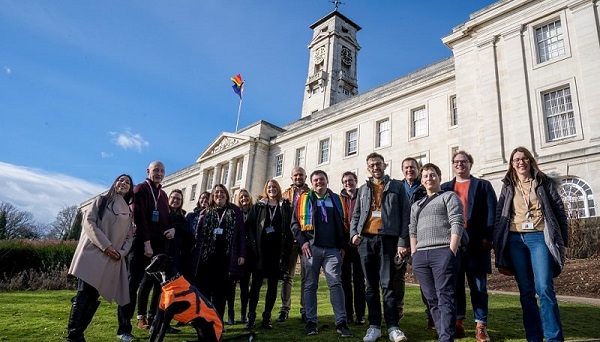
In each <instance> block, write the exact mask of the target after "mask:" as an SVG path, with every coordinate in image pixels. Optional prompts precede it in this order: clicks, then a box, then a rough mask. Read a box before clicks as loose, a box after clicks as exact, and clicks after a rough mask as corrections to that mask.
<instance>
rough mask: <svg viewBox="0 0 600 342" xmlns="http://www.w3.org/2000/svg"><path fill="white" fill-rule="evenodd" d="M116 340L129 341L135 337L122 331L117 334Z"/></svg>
mask: <svg viewBox="0 0 600 342" xmlns="http://www.w3.org/2000/svg"><path fill="white" fill-rule="evenodd" d="M117 340H119V341H123V342H131V341H135V340H136V338H135V337H134V336H133V335H131V334H130V333H123V334H120V335H117Z"/></svg>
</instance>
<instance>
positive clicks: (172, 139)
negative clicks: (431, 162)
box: [0, 0, 494, 223]
mask: <svg viewBox="0 0 600 342" xmlns="http://www.w3.org/2000/svg"><path fill="white" fill-rule="evenodd" d="M343 3H344V4H342V5H340V12H341V13H343V14H344V15H345V16H347V17H348V18H350V19H352V20H353V21H354V22H356V23H357V24H358V25H360V26H361V27H362V30H361V31H359V33H358V41H359V44H360V45H361V48H362V49H361V51H360V52H359V54H358V57H357V62H358V84H359V92H364V91H367V90H369V89H372V88H374V87H376V86H379V85H382V84H384V83H386V82H389V81H391V80H393V79H396V78H398V77H400V76H402V75H405V74H407V73H410V72H412V71H415V70H417V69H420V68H422V67H424V66H426V65H428V64H431V63H434V62H437V61H439V60H441V59H443V58H445V57H448V56H450V55H451V51H450V50H449V49H448V48H447V47H446V46H444V45H443V44H442V43H441V38H442V37H443V36H445V35H447V34H450V33H451V32H452V28H453V27H454V26H457V25H459V24H461V23H463V22H465V21H467V20H468V18H469V14H471V13H473V12H475V11H477V10H479V9H481V8H483V7H485V6H487V5H490V4H492V3H494V1H492V0H468V1H447V0H428V1H401V0H377V1H373V0H346V1H343ZM332 10H333V4H332V3H331V2H329V1H327V0H297V1H290V0H288V1H273V0H270V1H266V0H255V1H248V0H246V1H242V0H230V1H220V0H202V1H192V0H189V1H142V0H132V1H114V0H109V1H92V0H90V1H75V0H57V1H22V0H15V1H11V0H1V1H0V47H1V48H0V122H1V126H0V127H1V129H0V201H3V202H11V203H13V204H14V205H16V206H17V207H19V208H20V209H22V210H27V211H30V212H32V213H33V214H34V217H35V218H36V220H37V221H38V222H41V223H49V222H51V221H52V220H53V219H54V218H55V216H56V213H57V212H58V211H59V210H60V209H62V208H63V207H64V206H69V205H73V204H79V203H80V202H82V201H83V200H86V199H88V198H90V197H91V196H93V195H95V194H97V193H99V192H101V191H103V190H105V189H107V188H108V187H109V186H110V185H111V183H112V181H113V180H114V179H115V177H116V176H117V175H119V174H121V173H129V174H131V175H132V176H133V179H134V182H136V183H137V182H140V181H142V180H143V179H144V178H145V176H146V174H145V170H146V167H147V166H148V163H149V162H150V161H152V160H156V159H158V160H162V161H164V163H165V165H166V168H167V173H172V172H175V171H178V170H180V169H182V168H185V167H186V166H189V165H191V164H192V163H194V161H195V160H196V158H197V157H198V156H199V155H200V154H201V153H202V152H203V151H204V149H205V148H206V147H207V146H208V145H209V144H210V143H212V142H213V140H214V139H215V138H216V137H217V136H218V135H219V134H220V133H221V132H223V131H228V132H233V131H234V130H235V123H236V116H237V109H238V98H237V96H236V95H235V94H234V93H233V91H232V89H231V85H232V84H233V83H232V82H231V80H230V77H232V76H234V75H235V74H237V73H241V75H242V77H243V78H244V80H245V82H246V83H245V88H244V100H243V104H242V111H241V118H240V124H239V126H240V128H241V127H244V126H246V125H249V124H251V123H253V122H256V121H258V120H260V119H263V120H266V121H268V122H271V123H273V124H275V125H280V126H283V125H285V124H288V123H290V122H292V121H295V120H297V119H299V118H300V115H301V107H302V96H303V91H304V83H305V81H306V77H307V68H308V49H307V45H308V43H309V42H310V40H311V37H312V32H311V30H310V29H309V26H310V25H311V24H312V23H314V22H316V21H317V20H318V19H320V18H321V17H323V16H324V15H326V14H327V13H329V12H330V11H332Z"/></svg>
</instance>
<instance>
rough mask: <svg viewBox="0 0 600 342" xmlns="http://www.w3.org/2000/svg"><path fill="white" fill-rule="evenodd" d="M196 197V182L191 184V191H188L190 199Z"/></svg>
mask: <svg viewBox="0 0 600 342" xmlns="http://www.w3.org/2000/svg"><path fill="white" fill-rule="evenodd" d="M195 199H196V184H194V185H192V191H191V192H190V201H193V200H195Z"/></svg>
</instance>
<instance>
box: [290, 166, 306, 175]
mask: <svg viewBox="0 0 600 342" xmlns="http://www.w3.org/2000/svg"><path fill="white" fill-rule="evenodd" d="M297 170H302V173H303V174H304V175H305V176H306V170H304V168H303V167H302V166H294V167H293V168H292V176H294V173H295V172H294V171H297Z"/></svg>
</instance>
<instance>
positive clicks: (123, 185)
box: [115, 176, 131, 196]
mask: <svg viewBox="0 0 600 342" xmlns="http://www.w3.org/2000/svg"><path fill="white" fill-rule="evenodd" d="M129 189H131V182H130V181H129V177H127V176H121V177H119V179H117V181H116V182H115V192H116V193H118V194H119V195H121V196H125V195H126V194H127V192H129Z"/></svg>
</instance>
